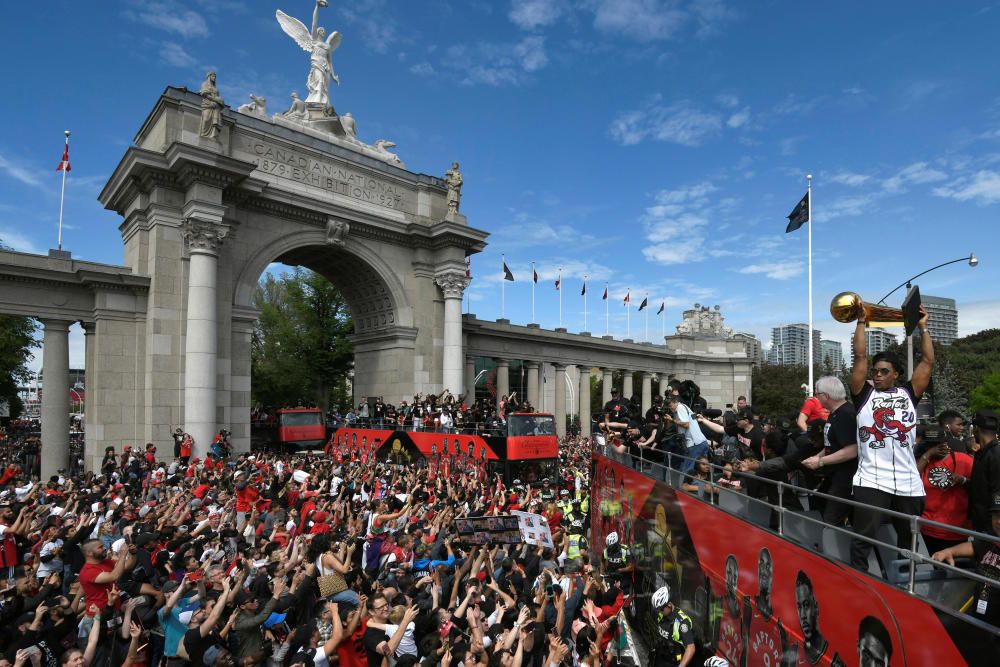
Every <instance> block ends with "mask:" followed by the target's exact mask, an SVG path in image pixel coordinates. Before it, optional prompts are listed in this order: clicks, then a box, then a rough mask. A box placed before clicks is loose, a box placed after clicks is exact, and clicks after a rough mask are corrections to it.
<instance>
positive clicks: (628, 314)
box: [625, 287, 632, 338]
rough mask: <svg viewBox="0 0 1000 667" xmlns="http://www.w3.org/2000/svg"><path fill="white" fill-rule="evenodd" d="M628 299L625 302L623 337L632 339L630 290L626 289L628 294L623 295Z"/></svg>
mask: <svg viewBox="0 0 1000 667" xmlns="http://www.w3.org/2000/svg"><path fill="white" fill-rule="evenodd" d="M625 296H627V297H628V301H626V302H625V337H626V338H631V337H632V288H631V287H629V288H628V292H626V293H625Z"/></svg>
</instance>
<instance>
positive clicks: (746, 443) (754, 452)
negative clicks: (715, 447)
mask: <svg viewBox="0 0 1000 667" xmlns="http://www.w3.org/2000/svg"><path fill="white" fill-rule="evenodd" d="M696 419H697V420H698V423H699V424H701V425H702V426H705V427H706V428H708V430H710V431H715V432H716V433H718V434H720V435H726V427H725V426H723V425H722V424H717V423H716V422H714V421H712V420H710V419H707V418H705V417H704V416H702V415H697V416H696ZM735 435H736V440H737V442H738V443H739V446H740V458H743V459H754V460H756V461H763V460H764V429H762V428H761V427H760V426H758V425H757V424H755V423H754V421H753V417H752V416H751V414H750V411H749V410H744V411H742V412H738V413H736V434H735Z"/></svg>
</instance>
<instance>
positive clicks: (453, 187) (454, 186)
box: [444, 162, 462, 216]
mask: <svg viewBox="0 0 1000 667" xmlns="http://www.w3.org/2000/svg"><path fill="white" fill-rule="evenodd" d="M444 180H445V182H446V183H447V184H448V215H449V216H453V215H455V214H456V213H458V205H459V203H460V201H461V199H462V172H460V171H459V170H458V162H452V163H451V169H449V170H448V171H446V172H445V174H444Z"/></svg>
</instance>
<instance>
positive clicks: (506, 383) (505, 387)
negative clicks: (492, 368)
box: [496, 359, 510, 410]
mask: <svg viewBox="0 0 1000 667" xmlns="http://www.w3.org/2000/svg"><path fill="white" fill-rule="evenodd" d="M496 362H497V410H499V409H500V399H502V398H503V397H504V396H506V395H507V394H509V393H510V362H509V361H508V360H506V359H497V360H496Z"/></svg>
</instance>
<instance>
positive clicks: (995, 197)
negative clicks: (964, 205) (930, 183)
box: [934, 170, 1000, 204]
mask: <svg viewBox="0 0 1000 667" xmlns="http://www.w3.org/2000/svg"><path fill="white" fill-rule="evenodd" d="M934 194H935V195H937V196H938V197H948V198H950V199H956V200H958V201H969V200H972V201H975V202H976V203H977V204H995V203H997V202H1000V173H997V172H995V171H988V170H982V171H978V172H976V173H975V174H973V175H972V176H969V177H965V178H961V179H957V180H955V181H952V182H951V183H949V184H948V185H943V186H941V187H938V188H935V189H934Z"/></svg>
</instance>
